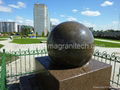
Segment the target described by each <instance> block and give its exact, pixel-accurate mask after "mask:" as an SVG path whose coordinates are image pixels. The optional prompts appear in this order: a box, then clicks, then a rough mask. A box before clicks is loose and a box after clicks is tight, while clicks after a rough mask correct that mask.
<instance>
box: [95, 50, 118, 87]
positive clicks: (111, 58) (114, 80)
mask: <svg viewBox="0 0 120 90" xmlns="http://www.w3.org/2000/svg"><path fill="white" fill-rule="evenodd" d="M93 58H94V59H95V60H98V61H100V62H104V63H106V64H110V65H112V74H111V85H112V86H113V87H120V57H119V56H116V55H115V53H112V54H108V53H107V52H106V51H104V52H100V51H99V50H96V51H95V52H94V55H93Z"/></svg>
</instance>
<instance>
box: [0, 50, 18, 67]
mask: <svg viewBox="0 0 120 90" xmlns="http://www.w3.org/2000/svg"><path fill="white" fill-rule="evenodd" d="M5 55H6V63H10V62H12V61H15V60H17V59H18V58H19V57H18V56H13V55H11V54H5ZM2 56H3V53H2V52H0V66H1V63H2Z"/></svg>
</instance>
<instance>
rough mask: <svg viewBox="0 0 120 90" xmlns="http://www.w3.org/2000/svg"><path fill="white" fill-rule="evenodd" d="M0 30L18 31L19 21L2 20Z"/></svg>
mask: <svg viewBox="0 0 120 90" xmlns="http://www.w3.org/2000/svg"><path fill="white" fill-rule="evenodd" d="M0 32H17V23H16V22H0Z"/></svg>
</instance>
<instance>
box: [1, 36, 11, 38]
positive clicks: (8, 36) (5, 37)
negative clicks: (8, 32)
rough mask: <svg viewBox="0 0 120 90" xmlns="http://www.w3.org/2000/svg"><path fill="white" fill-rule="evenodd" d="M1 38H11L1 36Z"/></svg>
mask: <svg viewBox="0 0 120 90" xmlns="http://www.w3.org/2000/svg"><path fill="white" fill-rule="evenodd" d="M0 38H9V36H0Z"/></svg>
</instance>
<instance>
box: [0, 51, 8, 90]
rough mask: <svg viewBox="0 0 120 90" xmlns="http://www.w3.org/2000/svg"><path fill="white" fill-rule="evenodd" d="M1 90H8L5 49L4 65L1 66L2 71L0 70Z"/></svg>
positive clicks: (3, 55)
mask: <svg viewBox="0 0 120 90" xmlns="http://www.w3.org/2000/svg"><path fill="white" fill-rule="evenodd" d="M0 90H7V86H6V56H5V49H3V54H2V64H1V69H0Z"/></svg>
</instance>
